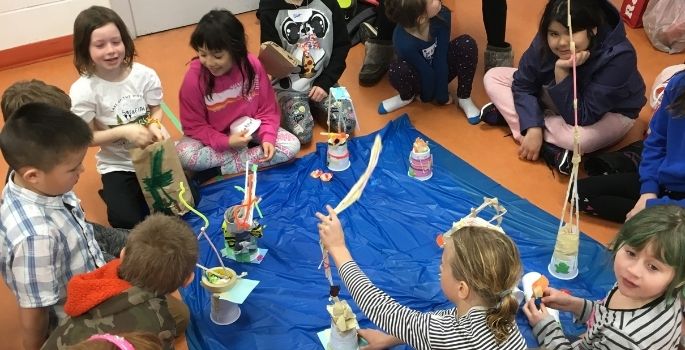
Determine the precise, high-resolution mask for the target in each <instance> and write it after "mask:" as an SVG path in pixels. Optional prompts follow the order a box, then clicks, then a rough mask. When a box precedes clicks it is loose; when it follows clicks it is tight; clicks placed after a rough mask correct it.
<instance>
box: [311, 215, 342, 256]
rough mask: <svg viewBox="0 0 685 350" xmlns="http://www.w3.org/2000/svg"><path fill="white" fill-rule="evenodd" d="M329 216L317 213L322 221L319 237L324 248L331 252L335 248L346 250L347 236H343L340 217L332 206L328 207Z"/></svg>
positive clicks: (319, 225) (319, 226)
mask: <svg viewBox="0 0 685 350" xmlns="http://www.w3.org/2000/svg"><path fill="white" fill-rule="evenodd" d="M326 210H328V215H324V214H321V213H318V212H317V213H316V214H315V215H316V217H317V218H318V219H319V220H321V222H319V224H318V225H317V227H318V228H319V237H320V238H321V243H323V246H324V248H326V249H328V250H329V251H331V250H334V249H335V248H345V235H344V234H343V230H342V226H341V225H340V220H339V219H338V215H337V214H335V211H334V210H333V208H332V207H331V206H330V205H327V206H326Z"/></svg>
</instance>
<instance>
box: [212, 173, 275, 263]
mask: <svg viewBox="0 0 685 350" xmlns="http://www.w3.org/2000/svg"><path fill="white" fill-rule="evenodd" d="M236 189H238V190H239V191H241V192H243V193H244V194H245V196H244V197H243V201H242V203H241V204H238V205H234V206H231V207H229V208H228V209H226V212H225V213H224V222H223V224H222V225H221V230H222V231H223V232H224V239H225V240H226V248H225V249H224V250H223V252H224V254H225V256H226V257H227V258H229V259H232V260H235V261H239V262H260V261H261V259H263V258H264V257H263V255H262V254H260V249H259V247H257V239H258V238H261V237H262V236H263V235H264V228H265V227H264V226H263V225H261V224H260V223H259V222H258V221H257V220H255V218H254V211H255V209H256V210H257V213H258V215H259V217H260V218H262V213H261V211H260V210H259V206H258V203H259V202H260V201H261V198H258V197H257V195H256V190H257V164H251V163H250V161H249V160H248V161H247V162H246V164H245V187H244V188H240V187H236Z"/></svg>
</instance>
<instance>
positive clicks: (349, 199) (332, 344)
mask: <svg viewBox="0 0 685 350" xmlns="http://www.w3.org/2000/svg"><path fill="white" fill-rule="evenodd" d="M382 149H383V145H382V143H381V137H380V135H376V138H375V139H374V141H373V146H372V147H371V154H370V156H369V163H368V165H367V166H366V170H364V173H363V174H362V175H361V176H360V177H359V179H358V180H357V182H356V183H355V184H354V185H353V186H352V188H351V189H350V191H349V192H348V193H347V195H345V197H344V198H343V199H342V200H341V201H340V203H338V205H337V206H336V207H335V208H334V209H333V211H334V212H335V213H336V214H340V213H342V212H343V211H344V210H345V209H347V208H348V207H349V206H350V205H352V204H353V203H354V202H356V201H357V200H358V199H359V198H360V197H361V195H362V192H363V191H364V187H366V184H367V183H368V181H369V178H370V177H371V173H372V172H373V169H375V168H376V165H377V164H378V158H379V156H380V154H381V150H382ZM319 245H320V247H321V255H322V260H321V263H320V264H319V268H321V267H323V269H324V274H325V276H326V279H327V280H328V283H329V286H330V291H329V295H330V296H329V300H330V301H331V302H333V305H329V306H327V309H328V308H329V307H330V306H335V305H336V303H342V302H341V301H340V300H339V298H338V293H339V292H340V286H338V285H335V284H334V283H333V275H332V273H331V265H330V259H329V256H328V251H327V250H326V249H325V248H324V246H323V244H322V243H321V242H319ZM345 304H347V303H345ZM347 307H349V305H347ZM341 308H343V309H344V305H343V306H340V304H338V306H337V307H336V308H335V310H341ZM331 310H332V309H331ZM336 312H337V311H336ZM343 313H344V311H343ZM349 313H352V310H351V309H350V310H349ZM329 314H330V311H329ZM348 315H349V314H348ZM353 315H354V314H353ZM331 317H335V316H333V314H331ZM343 318H344V317H343ZM338 319H339V318H338ZM334 321H335V320H334ZM334 321H333V322H332V327H331V329H330V330H328V329H327V330H324V331H321V332H319V333H318V336H319V339H320V340H321V342H322V343H323V345H324V347H326V349H330V350H348V349H350V350H353V349H354V350H356V349H357V348H358V345H357V343H356V341H357V337H356V330H355V331H354V333H355V337H354V339H355V344H354V347H352V345H349V344H350V343H349V342H350V340H349V339H351V336H350V334H351V333H345V332H349V331H350V330H349V329H347V328H346V327H347V326H345V327H344V328H345V330H341V329H340V328H337V327H336V326H335V325H334ZM354 322H355V323H356V318H355V321H354ZM355 328H356V327H355ZM329 331H330V341H329V340H328V338H327V337H326V334H328V332H329ZM335 332H338V334H335V335H334V333H335Z"/></svg>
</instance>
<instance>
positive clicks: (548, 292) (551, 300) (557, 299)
mask: <svg viewBox="0 0 685 350" xmlns="http://www.w3.org/2000/svg"><path fill="white" fill-rule="evenodd" d="M542 303H543V304H545V305H547V306H549V307H551V308H553V309H557V310H561V311H569V312H572V313H573V314H574V315H575V316H578V315H580V312H581V311H582V310H583V299H580V298H577V297H574V296H572V295H569V294H567V293H565V292H562V291H560V290H558V289H556V288H550V287H548V288H545V290H544V292H543V297H542Z"/></svg>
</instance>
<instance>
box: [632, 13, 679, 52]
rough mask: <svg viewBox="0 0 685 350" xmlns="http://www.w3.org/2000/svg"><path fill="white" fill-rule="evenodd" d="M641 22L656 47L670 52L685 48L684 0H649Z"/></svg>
mask: <svg viewBox="0 0 685 350" xmlns="http://www.w3.org/2000/svg"><path fill="white" fill-rule="evenodd" d="M642 24H643V25H644V27H645V32H646V33H647V37H648V38H649V41H651V42H652V45H654V47H656V48H657V49H659V50H661V51H665V52H668V53H670V54H673V53H678V52H681V51H684V50H685V0H651V1H650V2H649V3H647V9H646V10H645V14H644V15H643V16H642Z"/></svg>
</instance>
